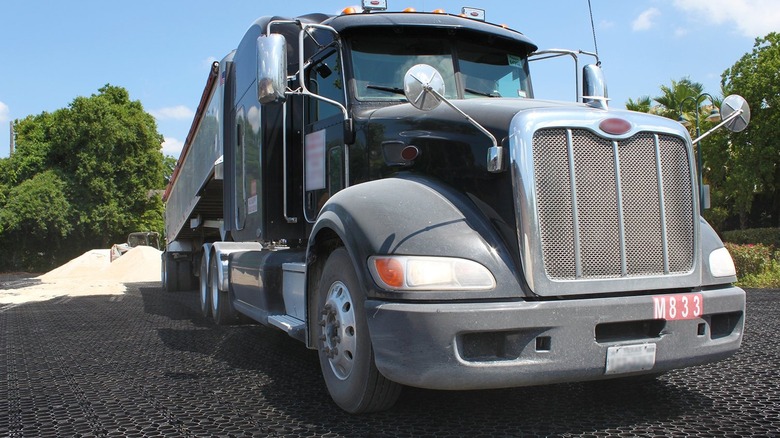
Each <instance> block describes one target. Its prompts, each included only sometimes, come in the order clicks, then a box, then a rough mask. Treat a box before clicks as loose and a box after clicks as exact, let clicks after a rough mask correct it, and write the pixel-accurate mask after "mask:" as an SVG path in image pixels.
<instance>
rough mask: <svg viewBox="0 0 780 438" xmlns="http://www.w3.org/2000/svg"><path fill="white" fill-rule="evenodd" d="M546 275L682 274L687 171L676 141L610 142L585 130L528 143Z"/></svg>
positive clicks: (688, 245) (688, 216)
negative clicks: (530, 150)
mask: <svg viewBox="0 0 780 438" xmlns="http://www.w3.org/2000/svg"><path fill="white" fill-rule="evenodd" d="M532 147H533V157H534V163H533V167H534V173H535V182H534V183H535V184H534V186H535V191H536V192H535V197H536V205H537V215H538V220H539V229H540V237H541V245H542V255H543V259H544V269H545V272H546V275H547V276H548V277H549V278H551V279H555V280H571V279H587V278H625V277H642V276H656V275H668V274H677V273H685V272H689V271H690V270H691V269H693V261H694V239H693V234H694V222H693V220H694V214H693V208H694V207H693V186H692V177H691V170H690V169H691V166H690V161H689V157H688V153H687V149H686V147H685V143H684V141H683V140H682V139H680V138H677V137H673V136H668V135H658V134H654V133H648V132H640V133H638V134H636V135H634V136H632V137H630V138H628V139H625V140H620V141H613V140H610V139H605V138H602V137H599V136H597V135H596V134H594V133H593V132H591V131H588V130H585V129H558V128H556V129H541V130H539V131H537V132H536V133H535V134H534V137H533V146H532Z"/></svg>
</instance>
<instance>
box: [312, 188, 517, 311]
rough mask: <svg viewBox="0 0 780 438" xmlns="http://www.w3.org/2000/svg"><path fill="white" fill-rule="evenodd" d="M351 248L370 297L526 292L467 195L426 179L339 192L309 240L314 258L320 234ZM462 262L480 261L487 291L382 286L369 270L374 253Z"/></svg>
mask: <svg viewBox="0 0 780 438" xmlns="http://www.w3.org/2000/svg"><path fill="white" fill-rule="evenodd" d="M325 230H330V231H331V232H333V233H335V234H337V235H338V236H339V238H340V239H341V241H342V242H343V243H344V245H345V246H346V248H347V251H348V252H349V254H350V257H351V258H352V261H353V263H354V264H355V266H356V268H357V269H356V270H357V271H358V277H359V279H360V281H361V282H362V283H363V286H364V290H366V293H367V296H369V297H376V298H388V299H428V300H430V299H482V298H493V299H495V298H518V297H522V296H523V295H524V293H523V289H522V286H521V283H520V282H518V279H517V277H516V275H515V273H516V272H521V271H520V270H518V269H516V267H515V266H514V262H513V259H512V257H511V256H510V253H509V252H508V251H507V249H506V247H505V244H504V242H503V241H502V240H501V238H500V237H499V235H498V233H497V232H496V230H495V228H493V226H492V225H491V224H490V222H489V220H488V218H487V217H486V216H485V215H484V214H483V213H482V212H481V211H480V210H479V209H478V208H477V206H476V205H475V203H474V202H473V201H471V199H469V197H468V196H466V195H464V194H462V193H458V192H456V191H454V190H452V189H451V188H449V187H448V186H446V185H444V184H442V183H440V182H438V181H435V180H431V179H427V178H423V177H417V176H411V175H405V176H402V177H395V178H387V179H381V180H376V181H371V182H366V183H362V184H359V185H356V186H352V187H349V188H347V189H344V190H342V191H340V192H338V193H337V194H336V195H334V196H333V197H331V198H330V200H328V202H327V203H326V204H325V206H324V207H323V209H322V211H321V212H320V214H319V216H318V218H317V221H316V223H315V225H314V228H313V230H312V233H311V238H310V239H309V254H312V253H316V251H315V249H316V248H314V247H315V246H316V245H317V244H318V237H319V236H321V235H322V234H321V233H323V231H325ZM385 254H397V255H425V256H441V257H459V258H464V259H469V260H473V261H476V262H478V263H481V264H482V265H483V266H485V267H486V268H488V269H489V270H490V271H491V272H492V273H493V276H494V277H495V279H496V288H495V289H493V290H490V291H457V292H453V291H446V292H445V291H435V290H434V291H414V292H398V291H385V290H382V289H380V288H379V287H378V286H377V285H376V284H375V283H374V281H373V279H372V277H371V274H370V273H369V270H368V266H367V261H368V258H369V257H370V256H372V255H385Z"/></svg>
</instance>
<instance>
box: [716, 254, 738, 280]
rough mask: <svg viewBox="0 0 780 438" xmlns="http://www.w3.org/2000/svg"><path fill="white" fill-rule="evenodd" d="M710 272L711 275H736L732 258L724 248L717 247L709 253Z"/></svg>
mask: <svg viewBox="0 0 780 438" xmlns="http://www.w3.org/2000/svg"><path fill="white" fill-rule="evenodd" d="M710 273H712V276H713V277H732V276H735V275H737V269H736V268H735V267H734V260H732V258H731V254H729V250H727V249H726V248H718V249H716V250H715V251H712V252H711V253H710Z"/></svg>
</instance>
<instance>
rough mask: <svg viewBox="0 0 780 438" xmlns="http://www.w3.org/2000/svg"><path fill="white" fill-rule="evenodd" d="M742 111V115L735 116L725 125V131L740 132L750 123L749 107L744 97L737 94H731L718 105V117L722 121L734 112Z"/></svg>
mask: <svg viewBox="0 0 780 438" xmlns="http://www.w3.org/2000/svg"><path fill="white" fill-rule="evenodd" d="M739 110H742V113H741V114H739V115H737V116H735V117H734V118H733V119H731V120H729V121H728V122H727V123H726V125H725V126H726V129H728V130H729V131H731V132H742V131H743V130H744V129H745V128H747V125H748V123H750V105H748V103H747V101H746V100H745V98H744V97H742V96H740V95H738V94H732V95H730V96H727V97H726V98H725V99H723V103H722V104H721V105H720V117H721V119H722V120H726V119H728V118H729V117H730V116H731V115H732V114H734V113H735V112H736V111H739Z"/></svg>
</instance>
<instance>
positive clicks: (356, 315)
mask: <svg viewBox="0 0 780 438" xmlns="http://www.w3.org/2000/svg"><path fill="white" fill-rule="evenodd" d="M364 301H365V294H364V292H363V290H362V289H361V288H360V284H359V282H358V280H357V274H356V273H355V268H354V266H353V265H352V261H351V260H350V258H349V254H348V253H347V251H346V249H344V248H343V247H342V248H338V249H336V250H335V251H333V253H332V254H331V255H330V257H328V260H327V261H326V262H325V267H324V270H323V274H322V278H321V281H320V284H319V287H318V289H317V318H318V319H319V326H318V327H319V332H318V335H319V340H318V341H317V350H318V352H319V359H320V368H322V375H323V377H324V379H325V384H326V386H327V387H328V392H329V393H330V396H331V397H332V398H333V401H334V402H336V404H337V405H338V406H339V407H340V408H342V409H344V410H345V411H347V412H350V413H353V414H355V413H364V412H375V411H382V410H385V409H389V408H390V407H391V406H393V404H395V402H396V400H397V399H398V396H399V395H400V393H401V385H399V384H398V383H395V382H392V381H390V380H388V379H387V378H385V377H384V376H383V375H382V374H380V373H379V370H377V368H376V364H375V363H374V352H373V349H372V347H371V339H370V338H369V333H368V324H367V323H366V317H365V311H364Z"/></svg>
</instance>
